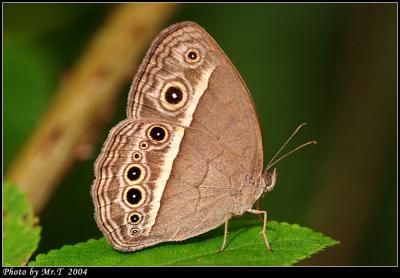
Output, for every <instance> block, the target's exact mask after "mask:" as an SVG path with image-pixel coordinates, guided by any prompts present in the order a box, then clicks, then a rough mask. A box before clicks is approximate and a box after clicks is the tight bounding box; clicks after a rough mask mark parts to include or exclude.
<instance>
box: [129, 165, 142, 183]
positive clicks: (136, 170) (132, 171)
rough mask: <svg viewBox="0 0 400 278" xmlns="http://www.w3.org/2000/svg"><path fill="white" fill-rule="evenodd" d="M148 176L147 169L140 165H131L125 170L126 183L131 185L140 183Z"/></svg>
mask: <svg viewBox="0 0 400 278" xmlns="http://www.w3.org/2000/svg"><path fill="white" fill-rule="evenodd" d="M145 175H146V169H145V168H144V167H143V166H142V165H140V164H130V165H128V167H126V168H125V173H124V178H125V181H126V182H127V183H128V184H129V185H131V184H137V183H140V182H141V181H142V180H143V179H144V177H145Z"/></svg>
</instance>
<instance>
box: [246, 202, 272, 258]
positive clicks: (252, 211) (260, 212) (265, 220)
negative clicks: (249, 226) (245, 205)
mask: <svg viewBox="0 0 400 278" xmlns="http://www.w3.org/2000/svg"><path fill="white" fill-rule="evenodd" d="M247 211H248V212H251V213H254V214H264V227H263V235H264V242H265V246H267V249H268V250H269V251H271V246H270V245H269V242H268V239H267V211H266V210H256V209H249V210H247Z"/></svg>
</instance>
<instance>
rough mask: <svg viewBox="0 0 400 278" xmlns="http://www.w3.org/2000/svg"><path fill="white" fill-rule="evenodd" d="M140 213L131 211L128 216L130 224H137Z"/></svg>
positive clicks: (140, 218) (139, 219)
mask: <svg viewBox="0 0 400 278" xmlns="http://www.w3.org/2000/svg"><path fill="white" fill-rule="evenodd" d="M142 218H143V217H142V215H141V214H140V213H138V212H134V213H132V214H131V215H130V216H129V222H130V223H131V224H135V225H137V224H139V223H140V222H141V221H142Z"/></svg>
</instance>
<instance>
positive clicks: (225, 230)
mask: <svg viewBox="0 0 400 278" xmlns="http://www.w3.org/2000/svg"><path fill="white" fill-rule="evenodd" d="M229 218H230V215H229V214H228V216H227V217H226V220H225V228H224V241H223V242H222V246H221V248H220V249H219V251H218V253H221V252H222V251H223V250H224V249H225V246H226V239H227V237H228V222H229Z"/></svg>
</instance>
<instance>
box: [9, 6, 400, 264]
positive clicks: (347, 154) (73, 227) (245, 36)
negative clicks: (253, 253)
mask: <svg viewBox="0 0 400 278" xmlns="http://www.w3.org/2000/svg"><path fill="white" fill-rule="evenodd" d="M113 7H114V4H3V16H4V18H3V23H4V25H3V26H4V27H3V31H4V37H3V38H4V40H3V55H4V56H3V57H4V59H3V70H4V73H3V74H4V75H3V81H4V85H3V86H4V87H3V90H4V93H3V101H4V106H3V108H4V112H3V116H4V120H3V124H4V130H3V131H4V138H3V139H4V157H3V161H4V166H3V171H4V173H6V172H7V169H8V167H9V165H10V163H11V161H12V160H13V158H14V157H15V156H16V155H17V154H18V151H19V149H20V148H21V146H22V144H23V143H24V142H25V141H26V140H27V138H29V135H30V134H31V132H32V130H34V128H35V126H36V124H37V122H38V120H39V119H40V117H41V116H42V115H43V114H44V112H45V111H46V107H47V105H48V104H49V103H50V102H51V100H52V97H53V95H54V92H55V91H56V89H57V87H58V85H59V82H60V80H61V79H62V77H63V75H64V74H66V73H67V72H68V71H69V70H70V69H71V68H72V67H73V65H74V63H75V62H76V61H77V59H78V58H79V55H80V53H81V52H82V51H84V49H85V47H86V46H87V44H88V42H89V41H90V39H91V37H92V36H93V35H94V33H95V32H96V30H97V29H98V28H99V27H100V26H101V25H102V24H103V23H104V21H105V19H106V18H107V15H108V14H109V13H110V12H111V10H112V9H113ZM181 20H192V21H196V22H197V23H199V24H200V25H202V26H203V27H204V28H205V29H206V30H207V31H208V32H209V33H210V34H211V35H212V36H213V37H214V38H215V39H216V41H217V42H218V43H219V44H220V46H221V47H222V48H223V49H224V51H225V52H226V53H227V55H228V56H229V57H230V59H231V60H232V62H233V63H234V64H235V66H236V67H237V69H238V70H239V72H240V73H241V75H242V77H243V78H244V80H245V81H246V83H247V85H248V87H249V89H250V91H251V94H252V96H253V98H254V101H255V103H256V106H257V110H258V113H259V115H260V120H261V125H262V131H263V136H264V138H263V139H264V148H265V161H266V162H268V161H269V160H270V158H271V157H272V156H273V155H274V153H275V152H276V150H277V149H278V148H279V147H280V146H281V144H282V143H283V142H284V140H285V139H286V138H287V136H288V135H289V134H290V133H291V132H292V131H293V129H294V128H295V127H296V126H297V125H298V124H299V123H301V122H307V123H308V124H309V125H307V126H306V127H305V128H304V129H303V130H302V131H301V132H300V134H299V135H297V136H296V137H295V139H294V140H293V141H292V142H291V144H290V145H291V146H292V147H293V146H297V145H299V144H300V143H303V142H305V141H306V140H309V139H315V140H317V141H318V143H319V144H318V145H316V146H312V147H307V148H306V149H304V150H302V151H300V152H298V153H297V154H295V155H294V156H291V157H289V158H287V159H285V160H283V161H282V162H280V163H279V164H278V165H277V170H278V173H279V177H278V183H277V186H276V188H275V189H274V191H272V192H271V193H269V194H267V195H266V197H265V198H264V199H263V200H262V208H265V209H268V211H269V218H270V219H274V220H278V221H286V222H289V223H298V224H300V225H304V226H308V227H310V228H312V229H314V230H316V231H319V232H323V233H325V234H326V235H328V236H331V237H333V238H334V239H337V240H339V241H341V245H340V246H337V247H333V248H330V249H328V250H326V251H324V252H322V253H320V254H318V255H317V256H315V257H314V258H312V259H310V260H307V261H304V262H302V263H301V264H302V265H396V264H397V167H396V163H397V156H396V154H397V145H396V143H397V129H396V126H397V120H396V111H397V106H396V103H397V102H396V99H397V84H396V80H397V72H396V71H397V68H396V61H397V53H396V51H397V37H396V36H397V29H396V28H397V23H396V22H397V5H396V4H182V5H181V6H180V9H179V10H178V12H177V13H176V16H175V17H174V18H172V19H171V20H170V22H168V23H167V24H166V26H167V25H168V24H169V23H173V22H177V21H181ZM144 53H145V50H143V54H144ZM132 77H133V76H132ZM130 82H131V80H126V86H125V88H124V92H123V93H122V94H121V98H120V100H119V108H118V109H116V111H118V112H117V113H116V114H115V116H114V118H113V121H112V122H111V123H110V124H109V125H108V126H107V127H106V128H104V130H103V133H102V135H101V136H102V137H101V138H99V140H98V147H97V149H96V150H95V151H94V152H93V154H92V155H91V157H90V159H89V160H86V161H79V162H77V163H75V164H74V166H73V168H71V169H70V170H69V172H68V174H67V176H66V177H65V178H64V180H63V181H62V183H61V184H60V185H59V187H58V188H57V191H56V193H55V194H54V195H53V197H52V199H51V201H50V203H49V204H48V206H47V207H46V208H45V209H44V210H43V212H42V214H41V215H40V223H41V225H42V227H43V231H42V239H41V242H40V246H39V249H38V251H37V253H43V252H48V251H49V250H51V249H54V248H60V247H61V246H63V245H65V244H74V243H77V242H81V241H86V240H87V239H89V238H99V237H101V233H100V231H99V230H98V228H97V227H96V224H95V222H94V219H93V205H92V201H91V198H90V194H89V190H90V186H91V184H92V181H93V178H94V173H93V163H94V160H95V159H96V157H97V155H98V153H99V150H100V147H101V145H102V143H103V142H104V140H105V138H106V135H107V133H108V130H109V128H111V126H113V125H114V124H116V123H117V122H119V121H120V120H122V119H123V118H125V107H126V100H127V93H128V90H129V85H130ZM41 174H42V173H38V179H40V175H41ZM253 218H254V216H252V215H245V216H244V217H242V218H238V219H236V220H235V221H243V219H253Z"/></svg>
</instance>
